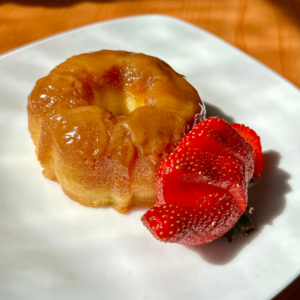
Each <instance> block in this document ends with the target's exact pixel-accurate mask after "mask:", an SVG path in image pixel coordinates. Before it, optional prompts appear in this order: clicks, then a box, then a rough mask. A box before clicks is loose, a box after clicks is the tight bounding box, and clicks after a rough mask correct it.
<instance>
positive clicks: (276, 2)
mask: <svg viewBox="0 0 300 300" xmlns="http://www.w3.org/2000/svg"><path fill="white" fill-rule="evenodd" d="M1 3H2V4H0V41H1V43H0V53H4V52H6V51H8V50H11V49H14V48H16V47H19V46H22V45H24V44H26V43H29V42H32V41H35V40H38V39H40V38H43V37H47V36H50V35H52V34H55V33H58V32H62V31H65V30H68V29H72V28H76V27H78V26H82V25H85V24H89V23H93V22H98V21H103V20H109V19H114V18H120V17H124V16H132V15H138V14H149V13H153V14H166V15H171V16H174V17H178V18H180V19H183V20H186V21H188V22H191V23H194V24H195V25H197V26H199V27H201V28H203V29H206V30H207V31H209V32H212V33H214V34H216V35H217V36H219V37H221V38H222V39H224V40H226V41H227V42H229V43H230V44H232V45H234V46H236V47H238V48H240V49H241V50H243V51H244V52H246V53H248V54H250V55H251V56H253V57H255V58H256V59H258V60H259V61H261V62H262V63H264V64H265V65H267V66H268V67H270V68H271V69H273V70H274V71H275V72H277V73H279V74H281V75H282V76H283V77H285V78H286V79H287V80H289V81H290V82H292V83H293V84H294V85H296V86H298V87H300V0H273V1H272V0H185V1H184V0H169V1H168V0H165V1H162V0H144V1H137V0H119V1H118V0H115V1H114V0H102V1H88V2H82V1H76V0H66V1H63V0H53V1H51V0H49V1H45V0H44V1H43V0H40V1H37V0H27V1H26V0H10V1H6V0H4V1H2V2H1Z"/></svg>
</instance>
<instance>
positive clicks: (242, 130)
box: [231, 124, 263, 179]
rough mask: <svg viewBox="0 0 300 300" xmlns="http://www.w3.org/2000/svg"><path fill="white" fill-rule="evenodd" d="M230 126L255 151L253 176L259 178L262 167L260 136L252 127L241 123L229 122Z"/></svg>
mask: <svg viewBox="0 0 300 300" xmlns="http://www.w3.org/2000/svg"><path fill="white" fill-rule="evenodd" d="M231 126H232V128H234V129H235V130H236V131H237V132H238V133H239V134H240V135H241V136H242V137H243V138H244V139H245V140H246V141H247V142H248V143H249V144H250V145H251V146H252V148H253V150H254V153H255V159H254V173H253V177H254V178H255V179H259V176H260V174H261V171H262V167H263V155H262V149H261V143H260V137H259V136H258V135H257V134H256V132H255V131H254V130H253V129H251V128H249V127H248V126H245V125H243V124H231Z"/></svg>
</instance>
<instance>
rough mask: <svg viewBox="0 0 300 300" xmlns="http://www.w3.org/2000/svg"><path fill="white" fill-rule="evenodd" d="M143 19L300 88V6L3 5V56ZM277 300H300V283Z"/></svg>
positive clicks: (221, 0)
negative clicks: (173, 26) (188, 29)
mask: <svg viewBox="0 0 300 300" xmlns="http://www.w3.org/2000/svg"><path fill="white" fill-rule="evenodd" d="M140 14H166V15H170V16H174V17H177V18H180V19H183V20H186V21H188V22H191V23H193V24H195V25H197V26H199V27H201V28H203V29H205V30H207V31H209V32H211V33H213V34H215V35H217V36H219V37H221V38H222V39H224V40H226V41H227V42H229V43H230V44H232V45H234V46H236V47H238V48H240V49H241V50H243V51H244V52H246V53H248V54H250V55H251V56H253V57H254V58H256V59H257V60H259V61H261V62H262V63H263V64H265V65H267V66H268V67H270V68H271V69H273V70H274V71H275V72H277V73H279V74H280V75H282V76H283V77H285V78H286V79H287V80H289V81H290V82H291V83H293V84H294V85H296V86H297V87H300V0H198V1H197V0H169V1H166V0H165V1H159V0H144V1H137V0H131V1H130V0H128V1H125V0H122V1H117V0H116V1H114V0H102V1H93V0H92V1H88V2H84V1H76V0H67V1H63V0H53V1H50V0H49V1H43V0H40V1H37V0H27V1H26V0H9V1H5V0H2V1H0V41H1V43H0V54H1V53H5V52H6V51H9V50H12V49H14V48H16V47H19V46H22V45H24V44H27V43H29V42H33V41H35V40H38V39H41V38H44V37H47V36H50V35H52V34H55V33H59V32H62V31H65V30H68V29H72V28H76V27H78V26H82V25H85V24H89V23H93V22H98V21H103V20H110V19H115V18H120V17H125V16H133V15H140ZM275 299H276V300H295V299H300V282H299V279H298V281H296V282H295V283H294V284H292V285H291V286H289V287H288V288H287V289H286V290H285V291H283V292H282V293H281V294H280V295H278V296H277V297H276V298H275Z"/></svg>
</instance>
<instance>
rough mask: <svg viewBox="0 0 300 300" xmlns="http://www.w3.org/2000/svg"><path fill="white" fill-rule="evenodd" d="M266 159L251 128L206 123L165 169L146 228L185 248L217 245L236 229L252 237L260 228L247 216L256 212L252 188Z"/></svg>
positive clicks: (160, 172) (212, 120) (160, 174)
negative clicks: (252, 207) (249, 191)
mask: <svg viewBox="0 0 300 300" xmlns="http://www.w3.org/2000/svg"><path fill="white" fill-rule="evenodd" d="M236 129H237V130H236ZM239 132H240V133H241V134H240V133H239ZM252 145H253V146H252ZM262 159H263V157H262V153H261V145H260V138H259V137H258V136H257V134H256V133H255V132H254V131H253V130H252V129H250V128H249V127H246V126H244V125H240V124H232V125H231V124H229V123H227V122H226V121H224V120H222V119H220V118H217V117H213V118H208V119H206V120H204V121H202V122H201V123H199V124H198V125H196V126H195V127H194V128H193V130H192V131H191V132H190V133H188V134H187V135H186V136H185V137H184V138H183V139H182V141H181V142H180V143H179V144H178V146H177V147H176V149H175V150H174V151H173V153H171V155H169V156H168V157H167V158H166V159H165V160H164V161H163V163H162V164H161V165H160V167H159V170H158V173H157V179H156V187H157V205H156V206H154V207H153V208H152V209H150V210H148V211H147V212H146V213H145V214H144V216H143V217H142V222H143V224H144V225H145V226H146V227H147V228H148V229H149V231H150V232H151V233H152V235H153V236H154V237H155V238H157V239H158V240H160V241H163V242H170V243H179V244H184V245H201V244H205V243H208V242H211V241H213V240H216V239H218V238H219V237H221V236H223V235H225V234H227V233H228V232H229V231H230V230H231V229H232V228H233V226H235V224H238V225H239V226H240V229H241V230H243V233H244V235H247V234H248V233H249V232H251V231H253V229H254V228H253V226H252V225H251V224H250V225H248V217H247V215H243V214H244V213H245V211H246V210H250V209H248V208H247V187H248V184H249V182H250V180H251V178H252V177H253V175H254V176H255V179H258V178H259V176H260V173H261V170H262ZM250 211H251V210H250ZM242 216H244V217H242ZM239 221H240V223H239ZM230 238H231V237H230V235H229V239H230Z"/></svg>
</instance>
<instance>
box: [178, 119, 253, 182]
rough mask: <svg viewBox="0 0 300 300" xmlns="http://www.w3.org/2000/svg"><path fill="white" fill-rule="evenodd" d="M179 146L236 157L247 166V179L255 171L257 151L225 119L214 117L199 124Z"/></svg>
mask: <svg viewBox="0 0 300 300" xmlns="http://www.w3.org/2000/svg"><path fill="white" fill-rule="evenodd" d="M177 147H182V148H187V149H193V148H197V149H199V150H203V151H205V152H209V153H211V154H214V155H223V156H228V157H235V158H237V159H238V160H239V161H240V162H241V163H243V164H244V165H245V168H246V174H245V176H246V180H250V179H251V178H252V175H253V171H254V164H253V161H254V159H255V153H254V151H253V148H252V146H251V145H250V144H249V143H248V142H247V141H246V140H245V139H244V138H243V137H242V136H241V135H240V134H239V133H237V132H236V130H234V129H233V128H232V126H231V125H230V124H229V123H227V122H226V121H225V120H223V119H221V118H218V117H212V118H208V119H206V120H204V121H202V122H201V123H199V124H197V125H196V126H195V127H194V128H193V130H192V131H191V132H190V133H189V134H187V135H186V136H185V137H184V138H183V139H182V140H181V142H180V143H179V144H178V146H177Z"/></svg>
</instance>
